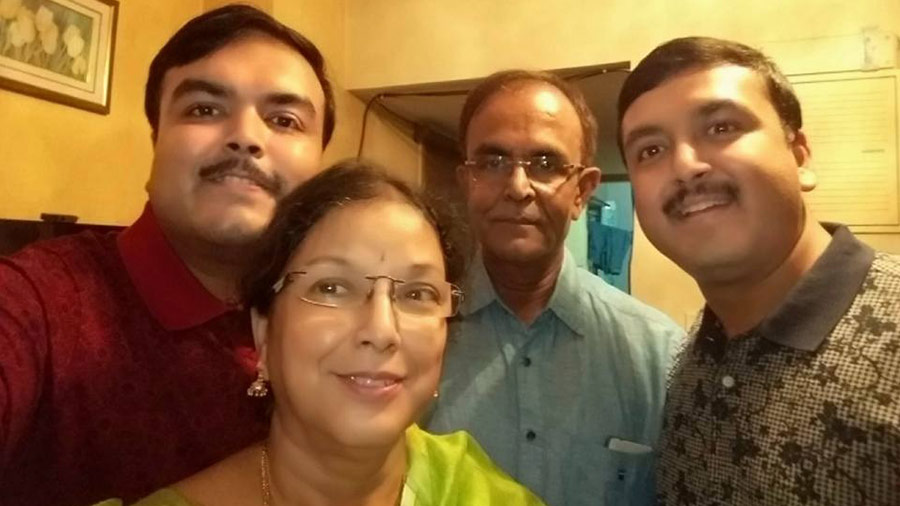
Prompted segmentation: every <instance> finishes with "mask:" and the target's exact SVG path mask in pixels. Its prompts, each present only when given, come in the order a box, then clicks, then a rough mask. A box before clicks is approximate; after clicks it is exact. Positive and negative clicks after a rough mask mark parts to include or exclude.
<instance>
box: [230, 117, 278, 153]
mask: <svg viewBox="0 0 900 506" xmlns="http://www.w3.org/2000/svg"><path fill="white" fill-rule="evenodd" d="M268 133H269V130H268V126H267V125H266V123H265V121H263V119H262V118H260V117H259V115H258V114H257V112H256V110H255V109H252V108H248V109H246V110H244V111H241V112H239V113H236V114H234V116H233V119H232V121H231V129H230V130H229V132H228V134H227V135H228V136H227V139H226V141H225V147H226V148H227V150H228V151H230V152H232V153H233V154H236V155H243V156H251V157H253V158H262V156H263V154H264V151H263V146H264V145H265V139H266V136H267V135H268Z"/></svg>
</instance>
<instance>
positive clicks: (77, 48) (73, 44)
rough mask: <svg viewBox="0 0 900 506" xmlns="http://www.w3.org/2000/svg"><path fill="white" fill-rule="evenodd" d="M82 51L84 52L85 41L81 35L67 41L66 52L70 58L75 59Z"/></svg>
mask: <svg viewBox="0 0 900 506" xmlns="http://www.w3.org/2000/svg"><path fill="white" fill-rule="evenodd" d="M82 51H84V39H82V38H81V33H79V34H78V35H75V36H72V37H69V40H67V41H66V52H67V53H69V56H71V57H72V58H75V57H76V56H78V55H80V54H81V52H82Z"/></svg>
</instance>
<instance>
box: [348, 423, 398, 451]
mask: <svg viewBox="0 0 900 506" xmlns="http://www.w3.org/2000/svg"><path fill="white" fill-rule="evenodd" d="M379 422H380V421H379V420H378V419H377V418H372V419H368V420H359V423H347V422H345V423H343V424H342V426H341V427H339V428H335V432H336V433H335V439H337V440H338V441H340V442H341V443H342V444H344V445H345V446H347V447H351V448H386V447H389V446H393V445H394V444H396V443H397V441H398V440H399V439H401V438H403V436H404V434H405V433H406V429H407V428H408V427H409V426H410V425H412V423H411V422H410V423H407V424H405V425H403V424H401V423H379Z"/></svg>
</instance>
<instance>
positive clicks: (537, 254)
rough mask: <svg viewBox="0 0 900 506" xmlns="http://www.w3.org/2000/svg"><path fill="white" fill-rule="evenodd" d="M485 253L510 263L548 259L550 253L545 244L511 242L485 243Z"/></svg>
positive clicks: (521, 241) (514, 240)
mask: <svg viewBox="0 0 900 506" xmlns="http://www.w3.org/2000/svg"><path fill="white" fill-rule="evenodd" d="M483 247H484V249H485V252H486V253H488V254H489V255H491V256H493V257H496V258H497V259H499V260H502V261H504V262H510V263H528V262H534V261H536V260H540V259H543V258H546V257H547V255H548V254H549V253H550V252H548V251H547V248H546V247H545V246H544V245H543V244H540V245H539V244H534V243H533V242H532V241H523V240H516V239H513V240H510V241H496V240H494V241H491V242H490V243H484V244H483Z"/></svg>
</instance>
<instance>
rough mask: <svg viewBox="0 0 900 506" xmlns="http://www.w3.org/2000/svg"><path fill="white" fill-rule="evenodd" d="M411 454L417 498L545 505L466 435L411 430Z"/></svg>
mask: <svg viewBox="0 0 900 506" xmlns="http://www.w3.org/2000/svg"><path fill="white" fill-rule="evenodd" d="M406 438H407V445H408V449H409V450H408V451H409V454H410V464H409V467H410V470H409V476H408V479H407V484H408V485H409V486H410V487H412V488H413V489H414V491H415V492H416V496H417V497H431V498H432V499H433V501H432V502H433V503H435V504H444V503H445V501H443V500H441V499H442V498H446V497H453V498H454V499H455V502H449V503H448V504H460V505H463V504H497V505H501V504H502V505H541V504H543V502H541V500H540V499H538V497H537V496H535V495H534V494H533V493H531V492H530V491H529V490H528V489H527V488H525V487H524V486H522V485H520V484H519V483H517V482H516V481H514V480H513V479H512V478H510V477H509V476H508V475H507V474H506V473H504V472H503V471H502V470H500V468H498V467H497V466H496V465H494V463H493V462H492V461H491V459H490V457H488V456H487V454H486V453H485V452H484V450H483V449H482V448H481V446H480V445H479V444H478V443H477V442H476V441H475V439H474V438H472V436H470V435H469V434H468V433H467V432H465V431H457V432H453V433H450V434H443V435H437V434H431V433H428V432H425V431H423V430H421V429H419V428H418V427H417V426H412V427H410V428H409V429H408V430H407V432H406Z"/></svg>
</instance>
